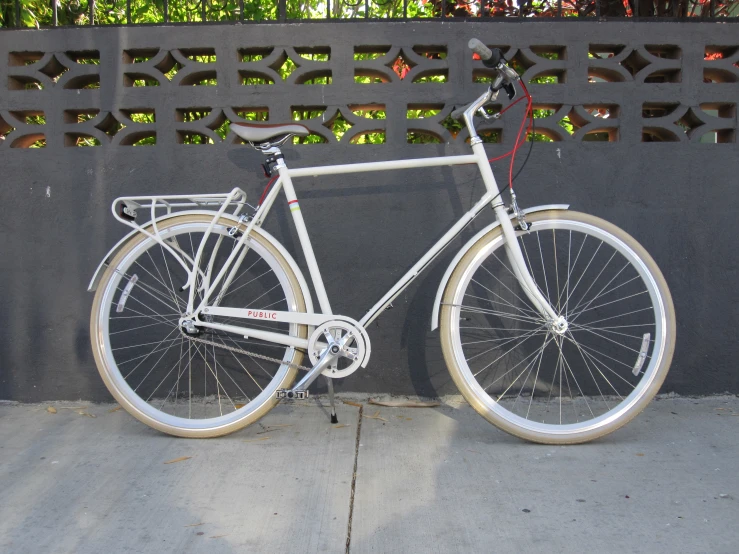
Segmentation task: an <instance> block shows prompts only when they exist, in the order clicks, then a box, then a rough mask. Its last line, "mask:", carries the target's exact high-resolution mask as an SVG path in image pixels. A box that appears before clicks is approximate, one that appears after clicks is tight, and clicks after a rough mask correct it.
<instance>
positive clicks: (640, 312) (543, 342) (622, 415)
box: [441, 211, 675, 444]
mask: <svg viewBox="0 0 739 554" xmlns="http://www.w3.org/2000/svg"><path fill="white" fill-rule="evenodd" d="M527 219H528V221H529V223H530V224H531V228H530V231H529V232H519V233H517V235H518V240H519V244H520V245H521V249H522V251H523V254H524V259H525V260H526V262H527V265H528V269H529V272H530V273H531V275H532V277H533V278H534V281H535V282H536V284H537V286H538V287H539V289H540V291H541V292H542V294H543V295H544V296H545V297H546V298H547V299H548V300H549V302H550V304H551V305H552V307H553V308H554V309H555V311H556V312H557V314H558V315H561V316H563V317H564V318H565V319H566V321H567V322H568V328H567V330H566V331H564V332H561V330H560V332H557V330H556V329H554V328H553V327H552V326H551V325H550V324H549V322H547V321H546V320H545V319H544V318H543V317H542V316H541V315H540V314H539V313H538V311H537V310H536V309H535V308H534V307H533V305H532V304H531V301H530V300H529V299H528V297H527V296H526V293H525V291H524V290H523V289H522V287H521V284H520V283H519V282H518V280H517V279H516V278H515V276H514V274H513V269H512V267H511V265H510V262H509V261H508V257H507V255H506V252H505V247H504V246H505V242H504V240H503V235H502V232H501V230H500V228H497V229H494V230H492V231H491V232H490V233H488V234H487V235H485V236H484V237H482V238H481V239H480V240H479V241H478V242H477V243H476V244H475V245H473V247H472V248H471V249H470V250H469V251H468V252H467V253H466V254H465V256H464V257H463V258H462V259H461V260H460V262H459V264H458V265H457V267H456V268H455V270H454V271H453V273H452V275H451V277H450V279H449V283H448V285H447V288H446V291H445V293H444V297H443V306H442V310H441V341H442V349H443V352H444V358H445V360H446V362H447V365H448V367H449V371H450V372H451V375H452V377H453V379H454V381H455V383H456V384H457V386H458V388H459V389H460V391H461V392H462V394H463V395H464V396H465V398H466V399H467V400H468V401H469V402H470V404H471V405H472V406H473V407H474V408H475V410H477V411H478V412H479V413H480V414H481V415H482V416H483V417H485V418H486V419H487V420H488V421H490V422H491V423H493V424H495V425H497V426H498V427H500V428H501V429H503V430H505V431H507V432H509V433H512V434H514V435H517V436H519V437H522V438H525V439H527V440H531V441H536V442H543V443H552V444H557V443H559V444H565V443H577V442H585V441H588V440H591V439H594V438H597V437H600V436H602V435H605V434H607V433H610V432H612V431H614V430H616V429H618V428H619V427H621V426H622V425H624V424H625V423H627V422H628V421H630V420H631V419H632V418H633V417H634V416H635V415H636V414H638V413H639V412H640V411H641V410H642V409H643V408H644V407H645V406H646V405H647V403H648V402H649V401H650V400H651V399H652V397H653V396H654V395H655V394H656V393H657V391H658V390H659V388H660V386H661V384H662V382H663V381H664V378H665V376H666V374H667V371H668V369H669V367H670V362H671V360H672V353H673V350H674V346H675V311H674V308H673V304H672V298H671V296H670V292H669V290H668V288H667V284H666V283H665V280H664V277H663V276H662V273H661V272H660V270H659V268H658V267H657V265H656V264H655V262H654V260H652V258H651V257H650V256H649V254H648V253H647V252H646V251H645V250H644V248H643V247H642V246H641V245H639V244H638V243H637V242H636V241H635V240H634V239H633V238H632V237H631V236H629V235H628V234H627V233H625V232H624V231H622V230H621V229H619V228H617V227H615V226H614V225H611V224H610V223H608V222H606V221H603V220H601V219H598V218H596V217H593V216H590V215H586V214H580V213H577V212H569V211H550V212H540V213H535V214H531V215H530V216H528V218H527Z"/></svg>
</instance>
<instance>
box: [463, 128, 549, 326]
mask: <svg viewBox="0 0 739 554" xmlns="http://www.w3.org/2000/svg"><path fill="white" fill-rule="evenodd" d="M478 140H479V139H478ZM472 151H473V152H474V153H475V155H476V156H477V166H478V167H479V168H480V174H481V175H482V180H483V181H484V183H485V187H486V188H487V190H488V191H490V192H492V193H494V194H498V193H499V192H500V189H499V188H498V184H497V182H496V181H495V176H494V175H493V170H492V169H491V168H490V162H489V161H488V157H487V154H486V152H485V148H484V147H483V145H482V141H480V142H477V141H475V142H474V143H473V145H472ZM492 207H493V210H494V211H495V216H496V217H497V218H498V221H499V222H500V228H501V229H502V230H503V236H504V237H505V250H506V254H507V255H508V260H509V261H510V262H511V267H512V268H513V273H514V274H515V275H516V278H517V279H518V282H519V283H521V286H522V288H523V290H524V292H525V293H526V296H527V297H528V298H529V300H531V302H532V303H533V304H534V307H535V308H536V309H537V311H538V312H539V313H540V314H541V315H542V316H543V317H545V318H546V319H549V320H552V321H553V320H556V319H557V318H558V315H557V313H556V312H555V311H554V309H553V308H552V306H551V303H550V302H549V301H548V300H547V299H546V298H545V297H544V295H543V294H542V293H541V291H540V290H539V287H538V286H537V285H536V283H535V282H534V279H533V278H532V277H531V274H530V273H529V270H528V267H527V266H526V261H525V260H524V258H523V252H521V245H520V244H519V243H518V239H517V238H516V231H515V229H514V228H513V224H512V223H511V218H510V216H509V214H508V211H507V210H506V208H505V204H504V203H503V200H502V199H501V197H500V196H498V197H497V198H495V199H494V200H493V203H492Z"/></svg>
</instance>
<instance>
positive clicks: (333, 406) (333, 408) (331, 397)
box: [326, 377, 339, 423]
mask: <svg viewBox="0 0 739 554" xmlns="http://www.w3.org/2000/svg"><path fill="white" fill-rule="evenodd" d="M326 383H327V384H328V400H329V402H330V403H331V423H339V418H338V417H336V404H335V403H334V381H333V379H331V377H326Z"/></svg>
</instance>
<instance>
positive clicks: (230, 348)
mask: <svg viewBox="0 0 739 554" xmlns="http://www.w3.org/2000/svg"><path fill="white" fill-rule="evenodd" d="M180 334H181V335H182V336H183V337H185V338H186V339H188V340H191V341H193V342H200V343H202V344H209V345H210V346H213V347H215V348H221V349H223V350H228V351H229V352H235V353H237V354H245V355H246V356H251V357H253V358H259V359H260V360H265V361H267V362H274V363H277V364H284V363H285V362H284V361H283V360H280V359H279V358H270V357H269V356H265V355H263V354H257V353H256V352H249V351H248V350H242V349H241V348H236V347H235V346H228V345H226V344H218V343H217V342H215V341H212V340H208V339H200V338H197V337H193V336H190V335H188V334H187V333H185V332H184V331H183V330H182V328H180ZM287 365H288V367H293V368H295V369H302V370H303V371H310V370H311V368H310V367H307V366H304V365H299V364H294V363H289V362H288V363H287Z"/></svg>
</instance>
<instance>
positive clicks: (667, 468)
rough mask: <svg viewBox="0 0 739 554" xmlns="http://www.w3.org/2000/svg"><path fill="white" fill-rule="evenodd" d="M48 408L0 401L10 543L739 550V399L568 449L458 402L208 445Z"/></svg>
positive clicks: (277, 421) (288, 410)
mask: <svg viewBox="0 0 739 554" xmlns="http://www.w3.org/2000/svg"><path fill="white" fill-rule="evenodd" d="M364 400H366V399H364ZM354 401H355V402H357V401H358V400H357V399H354ZM359 402H362V399H360V400H359ZM47 406H48V405H31V406H29V405H25V406H18V405H7V404H6V405H2V406H0V552H3V553H26V552H27V553H38V552H53V553H55V554H58V553H66V552H74V553H96V554H98V553H118V552H146V553H162V552H207V553H226V552H239V553H242V552H290V553H293V552H332V553H333V552H336V553H339V552H344V551H345V550H346V548H347V540H348V539H349V538H350V551H351V552H353V553H354V552H356V553H360V552H389V553H395V552H402V553H410V552H419V553H427V552H444V553H446V552H464V553H469V552H527V553H528V552H547V553H550V552H606V553H610V552H614V553H616V552H619V553H621V552H648V553H652V552H670V553H673V552H681V553H684V552H686V553H691V552H696V553H697V552H706V553H734V552H737V544H739V525H738V524H739V504H738V503H737V499H739V476H738V474H739V471H738V470H739V444H738V443H739V441H737V438H738V436H739V433H737V430H738V429H739V399H737V398H736V397H713V398H707V399H687V398H665V399H659V400H657V401H655V402H653V403H652V405H651V406H650V407H649V408H647V410H646V411H645V412H644V413H643V414H641V415H640V416H639V417H638V418H637V419H636V420H635V421H634V422H633V423H631V424H630V425H629V426H627V427H626V428H625V429H622V430H620V431H618V432H616V433H615V434H613V435H611V436H609V437H606V438H605V439H601V440H599V441H596V442H594V443H590V444H587V445H581V446H568V447H549V446H541V445H533V444H528V443H525V442H523V441H520V440H518V439H516V438H514V437H510V436H508V435H506V434H504V433H502V432H501V431H498V430H497V429H496V428H495V427H493V426H491V425H490V424H488V423H487V422H486V421H484V420H483V419H482V418H481V417H479V416H478V415H477V414H475V413H474V412H473V411H472V410H471V409H470V408H469V407H468V406H466V405H464V404H460V403H455V402H453V401H450V402H447V403H446V404H445V405H443V406H441V407H439V408H418V409H410V408H402V409H399V408H383V407H377V406H373V405H367V404H365V405H364V408H363V412H362V417H361V429H360V430H359V432H358V423H359V415H360V410H359V408H358V407H356V406H353V405H348V404H343V405H341V406H340V408H339V420H340V422H341V423H340V424H339V425H338V426H332V425H330V424H329V423H328V417H327V415H326V413H325V411H324V410H323V409H322V408H321V407H320V406H317V405H316V404H315V402H313V403H309V404H304V405H293V406H289V405H281V406H279V407H278V408H276V409H275V410H273V411H272V412H271V413H270V414H269V415H268V416H267V417H265V418H264V419H263V420H262V421H261V422H260V423H259V424H256V425H253V426H251V427H249V428H247V429H245V430H243V431H241V432H238V433H235V434H233V435H230V436H228V437H225V438H221V439H210V440H200V441H198V440H186V439H176V438H171V437H168V436H166V435H162V434H160V433H158V432H156V431H153V430H151V429H149V428H148V427H145V426H144V425H142V424H140V423H138V422H137V421H136V420H134V419H133V418H132V417H130V416H129V415H128V414H126V413H125V412H124V411H123V410H120V409H118V410H116V409H115V406H112V405H89V404H85V403H78V404H68V403H55V404H52V406H53V407H54V408H55V409H56V413H50V412H49V411H47ZM82 406H84V407H83V408H80V407H82ZM90 416H95V417H90ZM185 457H187V459H181V458H185ZM178 459H179V461H176V460H178ZM172 461H174V462H173V463H166V462H172ZM355 464H356V467H357V470H356V482H355V484H354V490H352V486H353V475H354V467H355ZM352 493H353V505H352ZM350 514H351V515H350Z"/></svg>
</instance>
